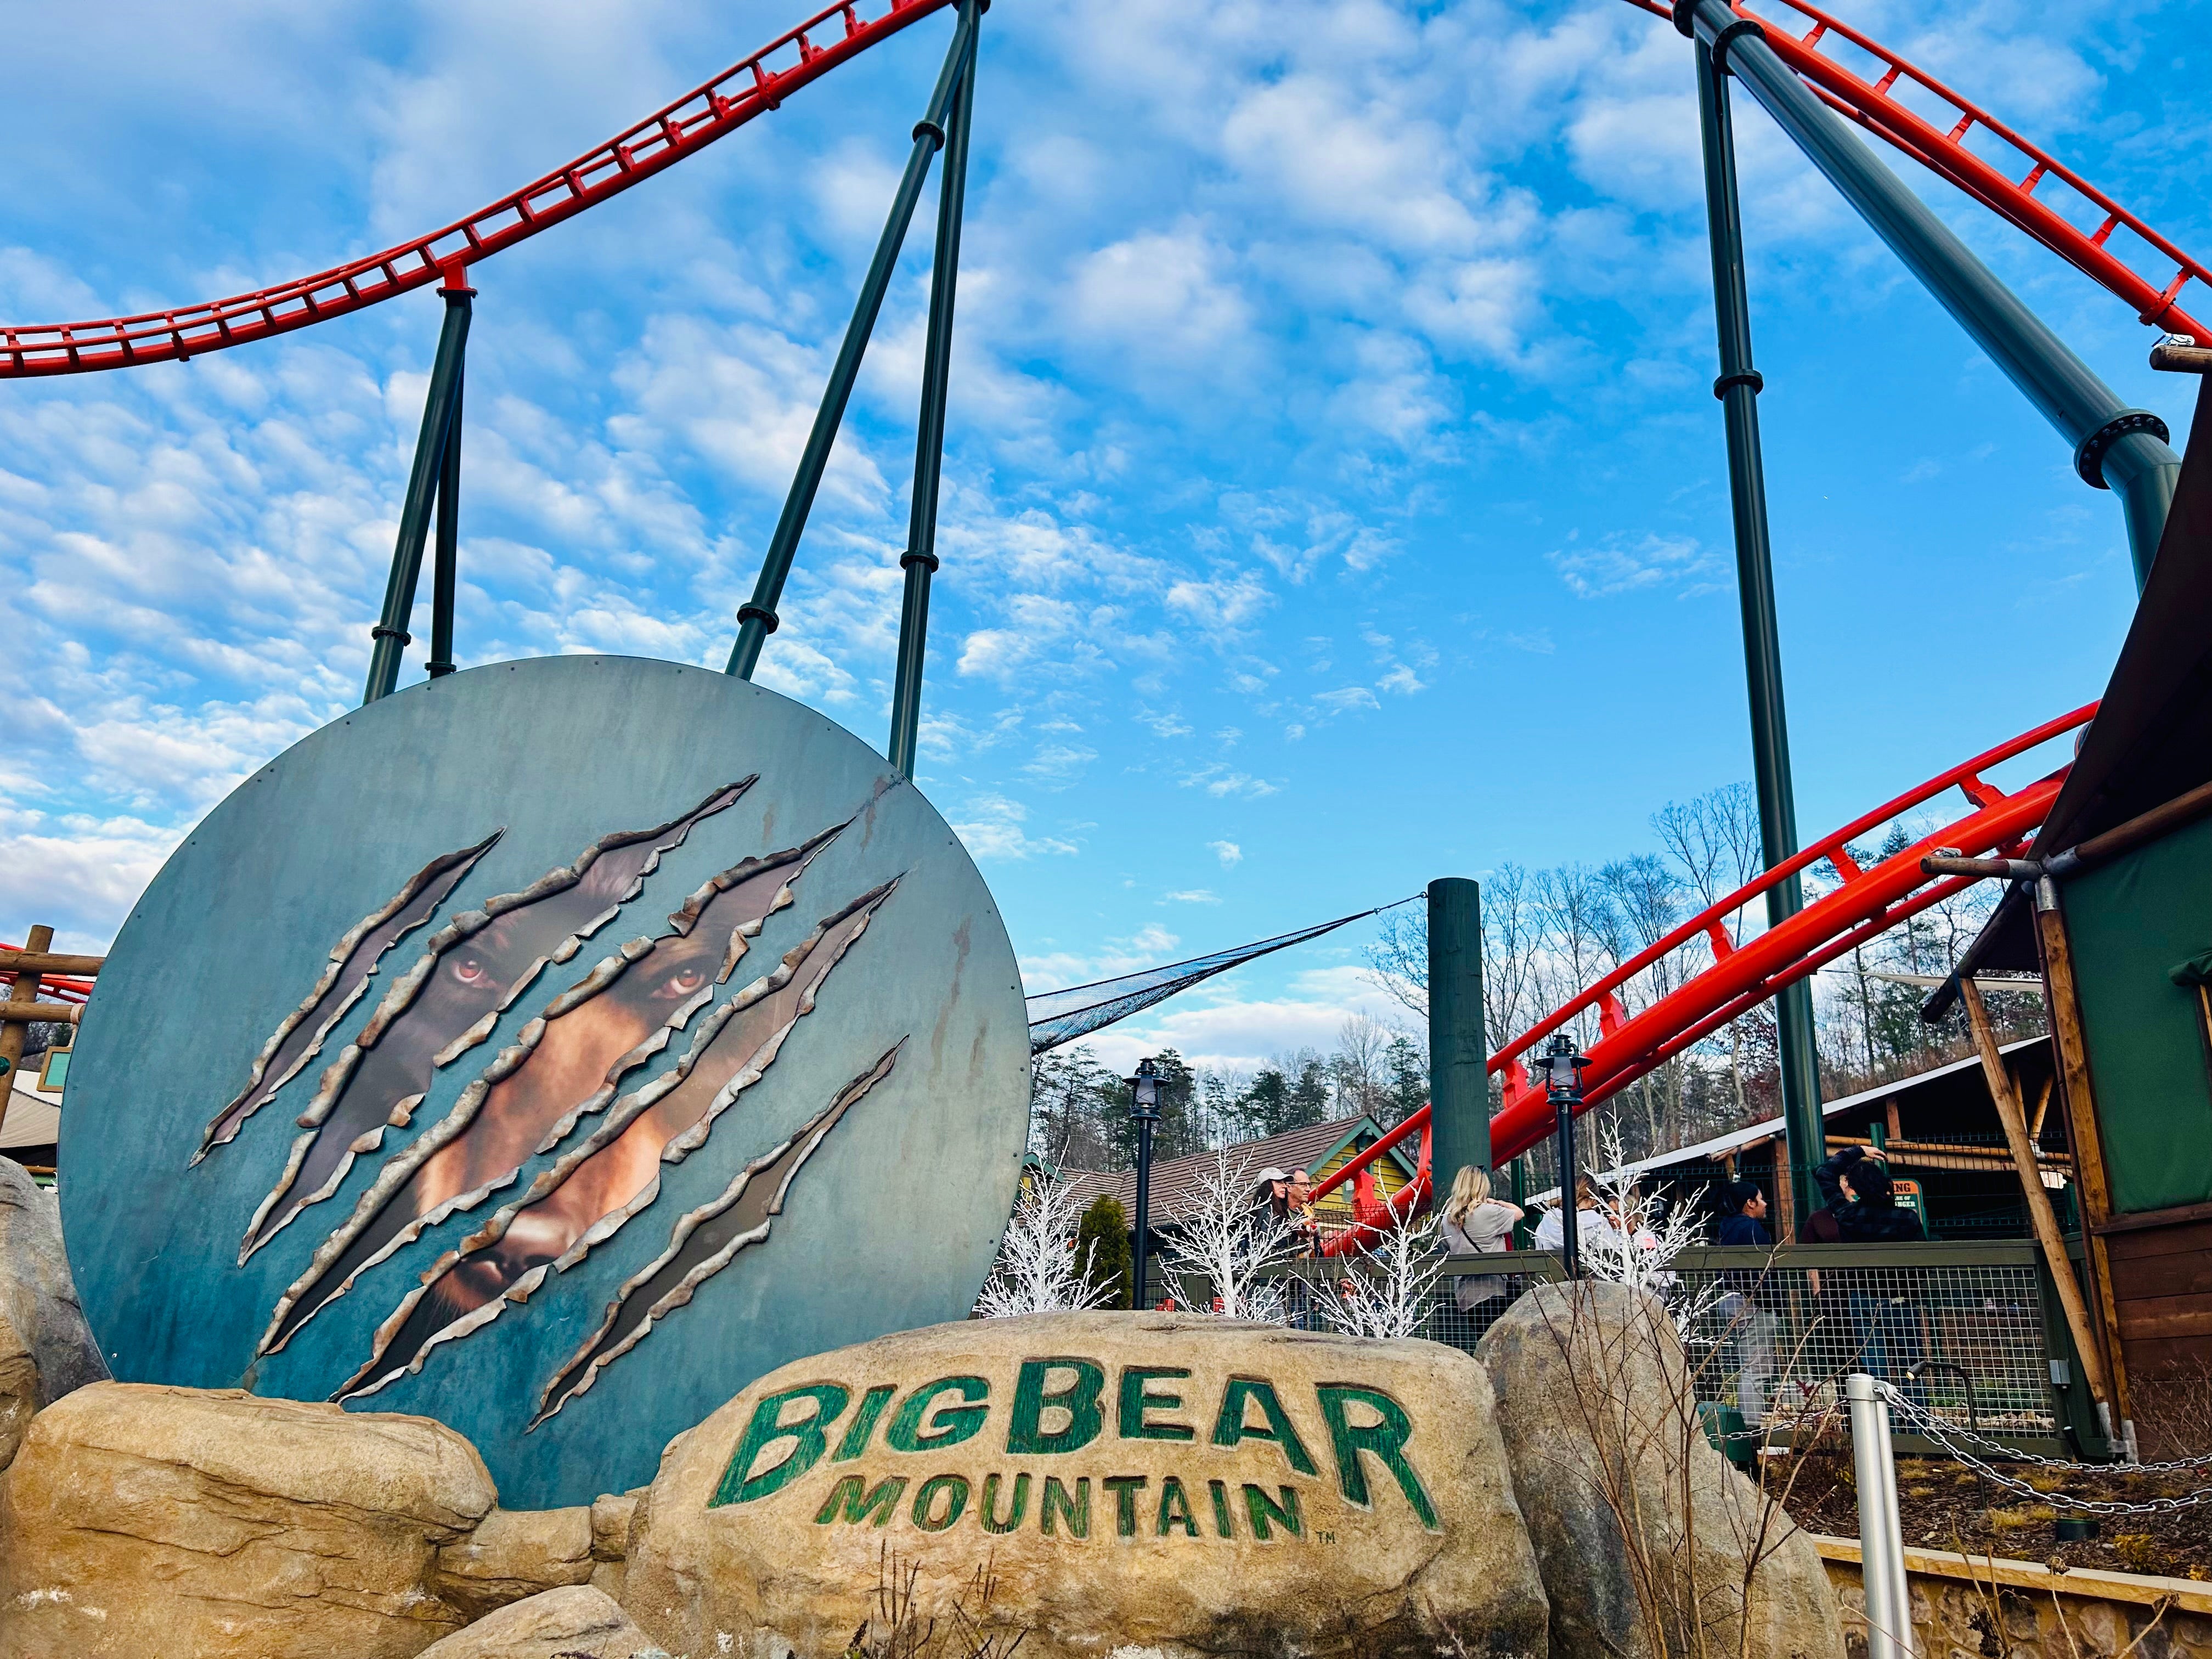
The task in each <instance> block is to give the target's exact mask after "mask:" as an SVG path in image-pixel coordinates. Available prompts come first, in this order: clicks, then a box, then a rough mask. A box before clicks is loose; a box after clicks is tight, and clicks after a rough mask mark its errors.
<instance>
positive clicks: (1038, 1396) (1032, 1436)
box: [1006, 1359, 1106, 1457]
mask: <svg viewBox="0 0 2212 1659" xmlns="http://www.w3.org/2000/svg"><path fill="white" fill-rule="evenodd" d="M1048 1371H1073V1372H1074V1373H1075V1375H1074V1376H1073V1379H1072V1380H1071V1381H1070V1382H1069V1383H1068V1385H1067V1386H1066V1388H1064V1389H1059V1390H1057V1391H1056V1392H1054V1393H1049V1394H1048V1393H1047V1392H1046V1391H1045V1386H1044V1385H1045V1381H1046V1376H1045V1374H1046V1373H1047V1372H1048ZM1105 1388H1106V1373H1105V1371H1104V1370H1103V1368H1102V1367H1101V1366H1100V1365H1099V1364H1098V1362H1097V1360H1095V1359H1024V1361H1023V1362H1022V1370H1021V1375H1020V1376H1018V1377H1017V1378H1016V1379H1015V1382H1014V1419H1013V1421H1012V1423H1011V1424H1009V1425H1007V1428H1006V1449H1007V1451H1009V1452H1010V1453H1012V1454H1013V1455H1015V1456H1018V1457H1019V1456H1029V1455H1037V1454H1044V1453H1052V1452H1072V1451H1080V1450H1082V1449H1083V1448H1084V1447H1085V1446H1087V1445H1089V1444H1090V1443H1091V1442H1092V1441H1094V1440H1096V1439H1097V1437H1098V1430H1099V1426H1100V1425H1099V1413H1098V1396H1099V1395H1101V1394H1102V1393H1103V1392H1104V1391H1105ZM1052 1410H1058V1411H1064V1412H1066V1413H1067V1426H1066V1427H1065V1428H1060V1429H1053V1430H1050V1431H1047V1430H1046V1429H1045V1428H1044V1426H1043V1423H1044V1414H1045V1413H1046V1412H1048V1411H1052Z"/></svg>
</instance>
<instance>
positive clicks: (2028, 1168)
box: [1960, 979, 2120, 1433]
mask: <svg viewBox="0 0 2212 1659" xmlns="http://www.w3.org/2000/svg"><path fill="white" fill-rule="evenodd" d="M1960 994H1961V995H1962V996H1964V998H1965V999H1966V1022H1967V1024H1969V1025H1970V1026H1971V1027H1972V1030H1973V1033H1974V1051H1975V1052H1976V1053H1977V1054H1979V1055H1980V1056H1981V1058H1982V1076H1983V1078H1984V1079H1985V1080H1986V1081H1987V1082H1988V1084H1989V1085H1990V1099H1991V1100H1993V1101H1995V1102H1996V1109H1997V1121H1999V1122H2001V1123H2002V1124H2003V1125H2004V1132H2005V1139H2006V1141H2007V1143H2008V1144H2009V1145H2010V1146H2011V1147H2012V1156H2013V1162H2014V1164H2015V1165H2017V1166H2018V1169H2019V1171H2020V1186H2021V1192H2022V1193H2023V1194H2026V1195H2027V1215H2028V1219H2029V1220H2030V1221H2032V1222H2033V1223H2034V1225H2035V1237H2036V1241H2037V1242H2038V1243H2040V1244H2041V1245H2042V1246H2043V1255H2044V1259H2045V1261H2048V1262H2049V1263H2050V1264H2051V1278H2052V1279H2053V1280H2055V1281H2056V1282H2057V1287H2058V1305H2059V1306H2060V1307H2061V1308H2062V1309H2063V1310H2065V1313H2066V1324H2067V1328H2069V1330H2071V1331H2072V1332H2073V1334H2074V1346H2075V1349H2077V1350H2078V1351H2079V1352H2080V1353H2081V1370H2082V1371H2083V1373H2084V1376H2085V1380H2086V1381H2087V1383H2088V1384H2089V1392H2090V1393H2091V1394H2092V1395H2094V1396H2095V1397H2096V1400H2097V1401H2098V1403H2099V1404H2100V1405H2102V1406H2105V1407H2107V1408H2108V1409H2110V1410H2111V1411H2112V1419H2113V1421H2112V1430H2113V1431H2114V1432H2115V1433H2117V1432H2118V1430H2119V1419H2120V1413H2119V1410H2118V1402H2117V1401H2114V1400H2113V1398H2112V1379H2111V1377H2110V1376H2108V1375H2107V1374H2106V1370H2105V1358H2104V1348H2103V1345H2102V1344H2100V1342H2099V1341H2098V1340H2097V1338H2096V1334H2095V1332H2094V1331H2093V1328H2091V1326H2090V1323H2089V1308H2088V1304H2087V1303H2085V1302H2084V1301H2083V1300H2082V1299H2081V1285H2080V1284H2079V1283H2078V1282H2077V1281H2076V1280H2075V1277H2074V1264H2073V1263H2072V1262H2071V1261H2069V1260H2067V1256H2066V1242H2065V1240H2063V1238H2061V1237H2059V1236H2058V1218H2057V1216H2056V1215H2054V1214H2052V1213H2051V1194H2049V1193H2048V1192H2046V1191H2045V1189H2044V1186H2043V1171H2042V1166H2041V1165H2040V1164H2038V1163H2037V1161H2036V1157H2035V1144H2034V1143H2033V1141H2031V1140H2029V1139H2028V1138H2027V1118H2026V1117H2025V1116H2024V1115H2022V1114H2021V1109H2020V1097H2019V1096H2018V1095H2017V1094H2015V1093H2014V1091H2013V1083H2012V1073H2010V1072H2008V1071H2007V1070H2006V1069H2005V1063H2004V1056H2003V1055H2002V1054H2000V1053H1998V1052H1997V1037H1996V1032H1995V1031H1993V1030H1990V1011H1989V1009H1988V1008H1987V1007H1986V1006H1984V1005H1983V1002H1982V992H1981V987H1979V986H1978V985H1976V984H1975V983H1974V981H1972V980H1971V979H1969V980H1965V981H1961V982H1960Z"/></svg>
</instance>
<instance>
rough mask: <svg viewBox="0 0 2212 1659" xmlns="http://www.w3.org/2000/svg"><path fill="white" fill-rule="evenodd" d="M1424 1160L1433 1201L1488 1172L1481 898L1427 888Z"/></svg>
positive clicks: (1467, 884) (1446, 885) (1455, 880)
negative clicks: (1468, 1172) (1459, 1179)
mask: <svg viewBox="0 0 2212 1659" xmlns="http://www.w3.org/2000/svg"><path fill="white" fill-rule="evenodd" d="M1429 1158H1430V1165H1429V1167H1430V1170H1431V1173H1432V1176H1433V1178H1434V1181H1435V1183H1436V1184H1435V1189H1434V1190H1435V1193H1436V1198H1437V1202H1438V1203H1441V1202H1442V1201H1443V1196H1444V1194H1447V1193H1449V1191H1450V1190H1451V1183H1452V1181H1453V1178H1454V1177H1455V1176H1457V1175H1458V1174H1459V1172H1460V1170H1462V1168H1463V1167H1465V1166H1466V1165H1468V1164H1474V1165H1475V1166H1477V1167H1478V1168H1480V1169H1485V1170H1487V1169H1488V1168H1489V1167H1490V1044H1489V1042H1488V1041H1487V1039H1486V1036H1485V1034H1484V1031H1483V1025H1482V890H1481V888H1480V887H1479V886H1478V885H1476V884H1474V882H1471V881H1469V880H1468V878H1466V877H1464V876H1445V877H1443V878H1440V879H1438V880H1436V881H1432V882H1431V883H1430V884H1429Z"/></svg>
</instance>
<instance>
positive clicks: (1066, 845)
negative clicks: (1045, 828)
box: [952, 794, 1079, 859]
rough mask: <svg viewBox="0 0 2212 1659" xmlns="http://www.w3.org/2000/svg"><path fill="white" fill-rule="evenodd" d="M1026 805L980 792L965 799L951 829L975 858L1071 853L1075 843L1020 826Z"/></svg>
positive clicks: (1025, 817) (1022, 857) (1024, 819)
mask: <svg viewBox="0 0 2212 1659" xmlns="http://www.w3.org/2000/svg"><path fill="white" fill-rule="evenodd" d="M1028 818H1029V809H1028V808H1027V807H1025V806H1024V805H1021V803H1020V802H1018V801H1014V800H1009V799H1007V798H1006V796H1004V795H999V794H981V795H976V796H973V797H971V798H970V799H969V802H968V804H967V806H966V808H965V810H964V811H963V813H962V815H961V817H959V818H957V819H956V820H955V821H954V823H953V825H952V830H953V833H954V834H955V835H957V836H959V837H960V839H961V841H962V842H963V843H965V844H966V846H967V848H968V851H969V854H971V855H972V856H974V857H975V858H978V859H1027V858H1033V857H1036V855H1037V854H1073V853H1074V852H1076V851H1077V850H1079V849H1078V848H1077V847H1076V844H1075V843H1074V842H1072V841H1069V840H1067V839H1066V838H1065V837H1063V836H1032V835H1030V834H1029V833H1028V831H1026V830H1025V829H1023V828H1022V825H1023V824H1024V823H1025V822H1026V821H1027V820H1028Z"/></svg>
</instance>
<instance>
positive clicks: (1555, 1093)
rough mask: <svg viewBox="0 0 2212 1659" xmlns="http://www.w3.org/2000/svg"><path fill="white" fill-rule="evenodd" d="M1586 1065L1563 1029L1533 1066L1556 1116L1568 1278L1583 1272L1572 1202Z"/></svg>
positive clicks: (1561, 1252)
mask: <svg viewBox="0 0 2212 1659" xmlns="http://www.w3.org/2000/svg"><path fill="white" fill-rule="evenodd" d="M1587 1065H1589V1055H1588V1054H1577V1053H1576V1052H1575V1040H1574V1039H1573V1038H1572V1037H1571V1036H1568V1035H1567V1034H1566V1033H1565V1031H1562V1032H1560V1033H1559V1035H1558V1036H1555V1037H1553V1039H1552V1044H1551V1047H1550V1048H1547V1050H1546V1051H1545V1052H1544V1053H1543V1054H1540V1055H1538V1056H1537V1057H1536V1059H1535V1060H1534V1069H1536V1070H1537V1071H1540V1072H1541V1073H1544V1092H1545V1094H1546V1096H1547V1097H1548V1098H1549V1099H1550V1101H1551V1103H1552V1109H1553V1112H1554V1113H1556V1114H1557V1115H1558V1117H1559V1129H1558V1132H1557V1133H1558V1135H1559V1158H1558V1163H1559V1259H1560V1261H1561V1262H1562V1264H1563V1265H1564V1266H1565V1268H1566V1270H1567V1277H1568V1278H1570V1279H1573V1278H1576V1277H1577V1276H1578V1275H1579V1274H1580V1273H1581V1271H1582V1261H1581V1243H1582V1241H1581V1238H1580V1237H1579V1231H1580V1228H1579V1224H1580V1222H1581V1219H1582V1217H1581V1214H1580V1212H1579V1211H1578V1210H1577V1208H1576V1205H1575V1113H1576V1111H1577V1109H1580V1107H1581V1105H1582V1103H1583V1067H1584V1066H1587Z"/></svg>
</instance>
